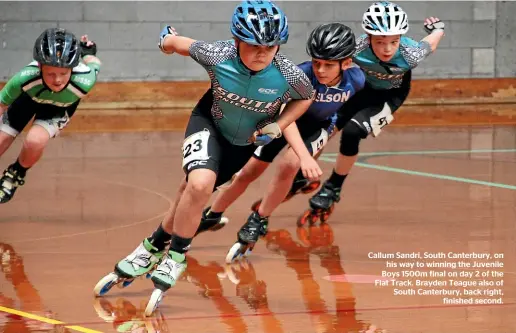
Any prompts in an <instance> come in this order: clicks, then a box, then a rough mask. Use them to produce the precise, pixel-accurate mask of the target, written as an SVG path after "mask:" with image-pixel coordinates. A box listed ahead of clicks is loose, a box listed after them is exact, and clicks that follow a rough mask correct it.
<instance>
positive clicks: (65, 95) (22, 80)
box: [0, 61, 100, 108]
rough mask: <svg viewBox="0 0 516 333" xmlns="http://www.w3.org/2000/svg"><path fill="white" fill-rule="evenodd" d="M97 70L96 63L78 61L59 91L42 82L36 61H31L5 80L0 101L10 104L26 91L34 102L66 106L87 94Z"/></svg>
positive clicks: (0, 92)
mask: <svg viewBox="0 0 516 333" xmlns="http://www.w3.org/2000/svg"><path fill="white" fill-rule="evenodd" d="M99 70H100V65H99V64H97V63H89V64H88V65H86V64H84V63H79V65H77V66H76V67H75V68H73V69H72V76H71V78H70V82H69V83H68V85H67V86H66V87H65V88H64V89H63V90H61V91H60V92H53V91H52V90H50V89H49V88H48V87H47V86H46V85H45V83H44V82H43V78H42V77H41V71H40V69H39V67H38V63H37V62H36V61H33V62H31V63H30V64H29V65H27V66H25V67H24V68H23V69H22V70H21V71H19V72H18V73H16V74H15V75H14V76H13V77H12V78H11V79H10V80H9V81H8V82H7V84H6V85H5V86H4V88H3V89H2V91H0V103H1V104H4V105H11V104H12V103H13V102H14V101H15V100H16V99H17V98H18V97H19V96H20V95H21V94H22V93H26V94H28V95H29V96H30V98H32V100H33V101H35V102H36V103H40V104H52V105H55V106H58V107H64V108H66V107H69V106H70V105H72V104H74V103H75V102H77V101H78V100H80V99H81V98H83V97H84V96H86V94H88V92H89V91H90V90H91V89H92V88H93V86H94V85H95V82H96V81H97V74H98V72H99Z"/></svg>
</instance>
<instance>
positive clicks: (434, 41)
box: [421, 29, 444, 52]
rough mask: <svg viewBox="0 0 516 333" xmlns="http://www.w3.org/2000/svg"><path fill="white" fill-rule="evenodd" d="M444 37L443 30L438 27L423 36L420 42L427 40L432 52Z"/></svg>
mask: <svg viewBox="0 0 516 333" xmlns="http://www.w3.org/2000/svg"><path fill="white" fill-rule="evenodd" d="M443 37H444V30H441V29H438V30H434V31H433V32H432V33H430V34H429V35H428V36H426V37H425V38H423V39H422V40H421V41H422V42H427V43H428V44H430V47H431V48H432V52H434V51H435V50H436V49H437V46H438V45H439V43H440V42H441V39H442V38H443Z"/></svg>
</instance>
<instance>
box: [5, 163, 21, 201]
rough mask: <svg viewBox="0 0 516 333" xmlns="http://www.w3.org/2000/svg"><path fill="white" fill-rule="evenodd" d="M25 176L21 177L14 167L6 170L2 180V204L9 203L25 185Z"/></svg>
mask: <svg viewBox="0 0 516 333" xmlns="http://www.w3.org/2000/svg"><path fill="white" fill-rule="evenodd" d="M24 178H25V176H23V177H22V176H21V175H20V174H19V173H18V171H16V170H14V169H13V167H12V166H10V167H8V168H7V169H5V171H4V173H3V175H2V178H0V204H2V203H6V202H9V200H11V199H12V198H13V196H14V193H15V192H16V189H17V188H18V187H19V186H22V185H23V184H25V180H24Z"/></svg>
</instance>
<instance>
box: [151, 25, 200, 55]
mask: <svg viewBox="0 0 516 333" xmlns="http://www.w3.org/2000/svg"><path fill="white" fill-rule="evenodd" d="M194 42H195V39H192V38H188V37H183V36H178V34H177V32H176V30H175V29H174V28H173V27H171V26H169V25H167V26H166V27H165V28H164V29H163V30H162V31H161V34H160V42H159V44H158V46H159V48H160V49H161V52H163V53H165V54H172V53H179V54H180V55H182V56H185V57H187V56H189V55H190V46H192V44H193V43H194Z"/></svg>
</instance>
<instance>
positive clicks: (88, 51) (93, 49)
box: [81, 42, 97, 58]
mask: <svg viewBox="0 0 516 333" xmlns="http://www.w3.org/2000/svg"><path fill="white" fill-rule="evenodd" d="M92 43H93V42H92ZM87 55H92V56H96V55H97V44H95V43H93V44H92V45H90V46H88V45H87V43H85V42H81V58H83V57H85V56H87Z"/></svg>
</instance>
